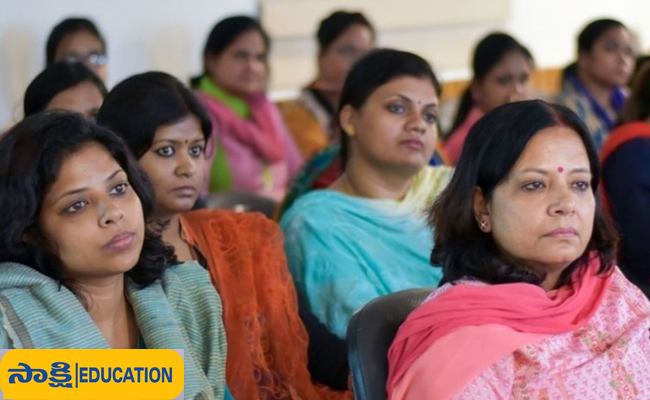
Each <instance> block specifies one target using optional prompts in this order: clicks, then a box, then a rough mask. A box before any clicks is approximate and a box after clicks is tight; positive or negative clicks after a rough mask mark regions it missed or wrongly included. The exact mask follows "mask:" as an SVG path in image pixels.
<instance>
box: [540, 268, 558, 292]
mask: <svg viewBox="0 0 650 400" xmlns="http://www.w3.org/2000/svg"><path fill="white" fill-rule="evenodd" d="M561 275H562V271H552V272H547V273H546V278H545V279H544V281H543V282H542V284H541V285H540V286H541V287H542V289H544V290H545V291H547V292H550V291H551V290H555V289H557V288H558V285H559V282H560V276H561Z"/></svg>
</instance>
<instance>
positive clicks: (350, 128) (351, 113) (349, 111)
mask: <svg viewBox="0 0 650 400" xmlns="http://www.w3.org/2000/svg"><path fill="white" fill-rule="evenodd" d="M356 118H357V111H356V110H355V109H354V107H352V106H351V105H349V104H348V105H346V106H345V107H343V109H342V110H341V113H340V114H339V123H340V124H341V129H343V132H344V133H345V134H346V135H348V136H354V134H355V133H356V132H355V131H354V125H355V121H356Z"/></svg>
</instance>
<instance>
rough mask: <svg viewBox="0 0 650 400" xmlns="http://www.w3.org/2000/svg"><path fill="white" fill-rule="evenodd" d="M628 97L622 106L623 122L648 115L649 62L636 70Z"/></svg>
mask: <svg viewBox="0 0 650 400" xmlns="http://www.w3.org/2000/svg"><path fill="white" fill-rule="evenodd" d="M633 83H634V86H632V92H631V93H630V97H629V98H628V99H627V101H626V102H625V106H624V107H623V112H622V113H621V114H622V119H623V122H634V121H643V120H646V119H648V118H649V117H650V62H648V61H647V60H646V63H645V65H642V66H641V67H640V68H639V71H637V76H636V77H635V79H634V82H633Z"/></svg>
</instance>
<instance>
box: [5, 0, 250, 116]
mask: <svg viewBox="0 0 650 400" xmlns="http://www.w3.org/2000/svg"><path fill="white" fill-rule="evenodd" d="M235 13H246V14H257V1H256V0H0V129H2V128H3V127H6V126H7V125H8V124H11V123H13V122H16V120H17V119H19V118H20V117H21V112H20V109H21V107H22V105H21V102H22V96H23V93H24V91H25V88H26V87H27V85H28V84H29V82H30V81H31V80H32V79H33V78H34V77H35V76H36V75H37V74H38V73H39V72H40V70H41V68H42V67H43V66H44V64H45V42H46V40H47V35H48V34H49V32H50V30H51V29H52V27H53V26H54V25H56V24H57V23H58V22H59V21H60V20H62V19H63V18H65V17H69V16H84V17H89V18H91V19H92V20H94V21H95V22H96V23H97V25H98V26H99V29H100V30H101V32H102V33H103V34H104V36H105V37H106V40H107V42H108V54H109V87H111V86H113V85H114V84H115V83H117V82H119V81H120V80H122V79H124V78H126V77H128V76H130V75H132V74H135V73H138V72H144V71H147V70H152V69H155V70H162V71H166V72H169V73H171V74H174V75H176V76H177V77H179V78H180V79H182V80H187V78H188V77H189V76H191V75H193V74H196V73H198V72H199V71H200V65H201V61H200V58H201V50H202V48H203V45H204V43H205V39H206V38H207V35H208V33H209V31H210V29H212V26H214V24H215V23H216V22H217V21H218V20H220V19H221V18H223V17H224V16H227V15H230V14H235Z"/></svg>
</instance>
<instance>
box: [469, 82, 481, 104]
mask: <svg viewBox="0 0 650 400" xmlns="http://www.w3.org/2000/svg"><path fill="white" fill-rule="evenodd" d="M469 92H470V93H471V95H472V100H473V101H474V104H478V103H480V102H481V97H483V96H482V95H481V87H480V85H479V84H478V83H477V82H476V81H472V83H470V85H469Z"/></svg>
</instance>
